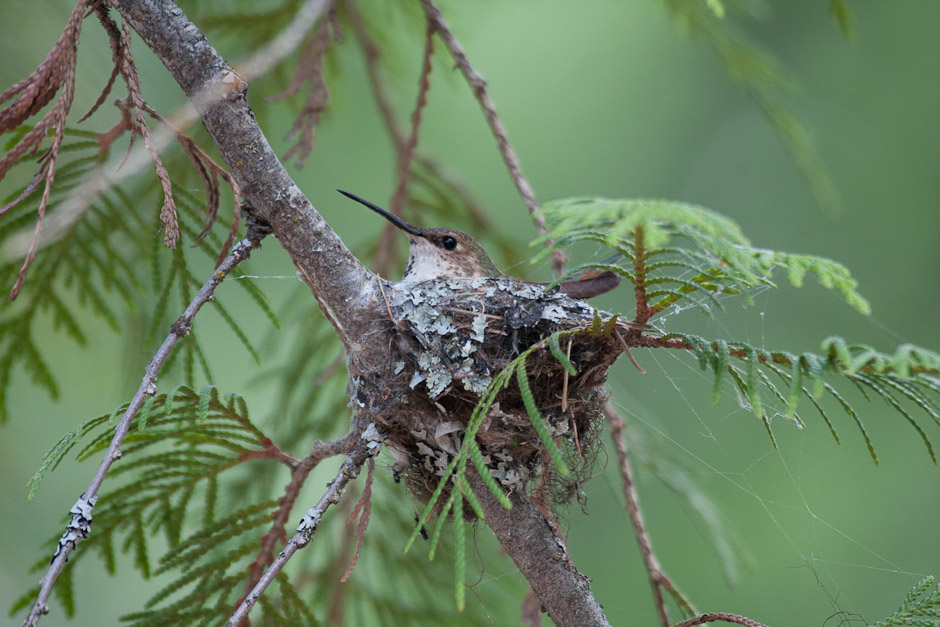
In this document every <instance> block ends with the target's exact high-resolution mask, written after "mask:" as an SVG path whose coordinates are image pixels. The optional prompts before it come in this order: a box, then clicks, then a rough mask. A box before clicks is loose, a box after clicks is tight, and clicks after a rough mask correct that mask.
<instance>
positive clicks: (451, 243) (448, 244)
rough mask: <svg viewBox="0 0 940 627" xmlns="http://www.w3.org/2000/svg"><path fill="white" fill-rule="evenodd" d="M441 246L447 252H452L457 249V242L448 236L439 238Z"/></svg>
mask: <svg viewBox="0 0 940 627" xmlns="http://www.w3.org/2000/svg"><path fill="white" fill-rule="evenodd" d="M441 246H443V247H444V248H445V249H447V250H453V249H455V248H457V240H455V239H454V238H453V237H451V236H450V235H447V236H445V237H442V238H441Z"/></svg>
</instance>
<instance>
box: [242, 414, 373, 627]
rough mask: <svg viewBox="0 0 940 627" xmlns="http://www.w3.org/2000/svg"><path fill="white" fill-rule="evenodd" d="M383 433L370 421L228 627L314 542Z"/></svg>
mask: <svg viewBox="0 0 940 627" xmlns="http://www.w3.org/2000/svg"><path fill="white" fill-rule="evenodd" d="M383 437H384V436H382V435H381V434H380V433H379V432H378V430H377V429H376V428H375V425H374V424H372V423H370V424H369V426H368V427H366V429H365V430H364V431H363V432H362V435H361V436H359V439H358V440H357V442H356V444H355V446H353V448H352V450H351V451H350V452H349V456H348V457H346V461H344V462H343V465H342V466H341V467H340V469H339V472H338V473H336V477H334V478H333V480H332V481H331V482H330V483H329V484H328V486H327V489H326V491H325V492H324V493H323V496H321V497H320V500H319V501H317V504H316V505H314V506H313V507H311V508H310V509H308V510H307V513H306V514H304V517H303V519H301V521H300V525H299V526H298V527H297V532H296V533H295V534H294V536H293V537H292V538H291V539H290V541H289V542H288V543H287V546H286V547H284V550H283V551H281V552H280V553H279V554H278V556H277V558H276V559H275V560H274V562H273V563H272V564H271V567H270V568H268V570H267V571H265V573H264V575H263V576H262V577H261V579H260V580H259V581H258V583H257V584H256V585H255V587H254V588H253V589H252V591H251V592H250V593H249V594H248V596H247V597H245V599H244V600H243V601H242V602H241V603H240V604H239V606H238V608H237V609H236V610H235V612H234V613H233V614H232V616H231V617H230V618H229V619H228V622H227V623H226V626H227V627H237V626H239V625H241V624H242V622H243V621H244V620H245V619H247V618H248V612H250V611H251V608H252V607H254V605H255V603H257V602H258V599H259V598H261V595H262V594H264V591H265V590H266V589H267V587H268V586H269V585H271V582H273V581H274V578H275V577H277V575H278V573H280V572H281V571H282V570H283V569H284V566H286V565H287V561H288V560H289V559H290V558H291V556H292V555H294V553H296V552H297V550H298V549H302V548H303V547H305V546H307V544H309V543H310V541H311V540H312V539H313V534H314V533H316V530H317V527H318V526H319V525H320V520H321V519H322V518H323V514H324V513H325V512H326V510H327V509H329V507H330V505H333V504H334V503H339V501H340V499H341V497H342V495H343V491H344V490H345V488H346V485H347V484H348V483H349V482H350V481H351V480H353V479H355V478H356V477H358V476H359V471H360V470H361V469H362V465H363V464H364V463H365V462H366V460H367V459H369V458H370V457H371V456H373V455H376V454H378V452H379V449H380V448H381V445H382V439H383Z"/></svg>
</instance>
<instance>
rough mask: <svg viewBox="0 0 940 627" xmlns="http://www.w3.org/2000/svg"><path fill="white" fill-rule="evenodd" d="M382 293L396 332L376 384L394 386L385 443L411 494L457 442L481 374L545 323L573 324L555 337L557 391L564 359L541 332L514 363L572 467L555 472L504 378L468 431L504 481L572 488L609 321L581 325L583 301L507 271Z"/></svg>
mask: <svg viewBox="0 0 940 627" xmlns="http://www.w3.org/2000/svg"><path fill="white" fill-rule="evenodd" d="M385 294H386V298H387V309H386V315H388V314H390V315H391V316H392V319H393V322H394V325H395V330H396V333H397V342H396V343H395V346H394V348H393V352H394V353H395V355H394V356H393V359H392V362H391V363H393V364H394V368H393V372H394V376H393V379H394V380H393V381H387V380H386V381H385V384H386V385H393V387H394V388H395V389H396V390H397V394H398V397H397V398H396V399H395V400H396V401H397V402H396V403H395V404H394V407H395V409H394V411H393V412H391V414H390V415H386V416H385V417H384V421H385V422H386V429H387V433H388V440H387V443H388V446H389V449H390V450H391V452H392V454H393V455H394V456H395V457H396V459H397V461H398V469H399V470H400V471H401V472H402V474H403V475H404V476H405V477H406V479H407V482H408V485H409V487H410V488H411V490H412V492H413V493H414V494H415V495H416V497H417V498H419V499H420V500H422V501H427V499H428V498H429V497H430V494H431V493H432V491H433V490H434V488H435V487H436V486H437V484H438V483H439V481H440V479H441V477H442V476H443V474H444V472H445V469H446V468H447V466H448V464H449V462H450V461H451V460H452V459H453V456H454V455H456V454H457V451H458V450H459V448H460V445H461V443H462V439H463V436H464V432H465V430H466V426H467V422H468V420H469V418H470V415H471V414H472V412H473V409H474V407H475V406H476V404H477V402H478V401H479V400H480V396H481V395H482V394H483V393H484V391H485V390H486V389H487V386H489V384H490V383H491V381H492V380H493V377H494V376H495V375H496V374H497V373H498V372H500V370H502V369H503V368H504V367H505V366H506V365H507V364H509V362H511V361H512V360H513V359H515V358H516V357H518V356H519V354H520V353H521V352H523V351H525V350H526V349H528V348H529V347H531V346H533V345H534V344H536V343H537V342H540V341H543V340H545V339H546V338H548V337H549V336H550V335H552V334H553V333H556V332H558V331H562V330H566V329H575V328H583V329H584V332H583V333H576V334H573V335H570V336H568V337H567V338H565V339H564V340H563V344H562V346H563V348H564V349H565V350H566V351H567V352H568V354H569V356H570V360H571V362H572V363H573V365H574V366H575V368H576V369H577V374H576V375H572V376H569V377H568V382H567V389H566V391H565V393H564V399H563V398H562V397H563V387H564V379H565V373H564V369H563V367H562V365H561V364H560V363H559V362H558V360H557V359H556V358H555V357H554V356H553V355H552V353H551V351H550V350H549V349H548V346H547V343H546V346H544V350H537V351H535V352H533V353H532V354H531V355H530V356H529V357H528V359H527V360H526V363H525V370H526V373H527V375H528V379H529V384H530V388H531V390H532V394H533V397H534V399H535V402H536V405H537V407H538V408H539V411H540V412H541V414H542V418H543V420H544V422H545V425H546V427H547V428H548V430H549V432H550V433H551V435H552V436H553V438H554V440H555V442H556V444H558V446H559V448H560V449H561V450H562V452H563V455H564V457H565V461H566V463H567V464H568V466H569V467H570V468H572V469H573V470H574V473H573V474H572V475H571V476H569V477H568V478H567V479H566V480H564V481H562V480H561V478H560V477H558V476H557V473H556V472H555V468H554V465H553V463H552V461H551V460H550V459H549V458H548V456H547V454H546V452H545V451H544V450H543V449H544V447H543V445H542V442H541V441H540V439H539V437H538V435H537V433H536V431H535V429H534V428H533V427H532V422H531V419H530V417H529V415H528V413H527V412H526V409H525V406H524V403H523V400H522V396H521V394H520V391H519V389H518V387H517V386H516V385H515V384H512V385H511V386H510V387H509V388H507V389H505V390H503V391H502V392H501V393H500V395H499V396H498V398H497V400H496V402H495V403H494V405H493V406H492V407H491V409H490V411H489V412H488V414H487V416H486V418H485V419H484V422H483V424H482V426H481V427H480V429H479V431H478V432H477V434H476V438H477V442H478V443H479V445H480V448H481V450H482V452H483V455H484V460H485V461H486V463H487V467H488V468H489V470H490V472H491V473H492V475H493V476H494V477H495V478H496V479H497V481H499V482H500V484H501V485H502V486H503V488H504V489H505V490H507V491H513V490H529V491H531V492H536V493H538V495H539V498H541V499H542V500H544V501H545V502H546V505H547V504H548V502H552V503H558V502H560V501H567V500H569V499H570V498H571V496H573V495H575V494H577V493H578V492H579V490H578V489H572V488H573V487H574V488H579V487H580V483H581V482H582V481H583V479H582V478H583V475H584V474H587V473H589V472H590V470H591V468H592V467H593V463H594V459H595V456H596V452H597V450H598V447H599V431H600V430H599V416H600V401H601V400H602V398H603V397H602V395H603V394H604V391H603V387H602V386H603V384H604V382H605V380H606V376H607V369H608V368H609V367H610V365H611V364H612V363H613V362H614V361H615V360H616V358H617V357H618V355H619V354H620V343H619V341H618V340H617V339H616V338H614V337H613V335H612V334H611V333H610V332H608V333H606V334H604V333H592V332H591V323H592V320H593V319H594V317H595V310H594V309H593V308H592V307H590V306H589V305H588V304H586V303H585V302H583V301H579V300H574V299H572V298H570V297H568V296H566V295H565V294H563V293H561V292H559V291H556V290H550V291H546V290H545V289H544V288H543V287H542V286H540V285H536V284H532V283H526V282H523V281H519V280H515V279H508V278H474V279H456V278H448V279H440V280H436V281H428V282H424V283H418V284H396V285H392V286H390V288H389V289H386V290H385ZM384 305H385V303H383V306H384ZM383 308H384V307H383ZM607 317H609V316H607ZM613 332H614V333H616V332H617V331H616V330H615V329H614V330H613ZM569 342H570V345H569ZM563 405H564V409H563ZM445 498H446V497H445Z"/></svg>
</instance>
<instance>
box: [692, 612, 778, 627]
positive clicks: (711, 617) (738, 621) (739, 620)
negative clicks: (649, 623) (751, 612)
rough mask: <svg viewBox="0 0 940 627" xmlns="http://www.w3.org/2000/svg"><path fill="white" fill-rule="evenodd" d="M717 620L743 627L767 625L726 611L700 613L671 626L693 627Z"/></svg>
mask: <svg viewBox="0 0 940 627" xmlns="http://www.w3.org/2000/svg"><path fill="white" fill-rule="evenodd" d="M719 620H720V621H722V622H725V623H734V624H735V625H744V626H745V627H767V625H765V624H763V623H758V622H757V621H756V620H753V619H751V618H748V617H747V616H741V615H739V614H729V613H728V612H709V613H707V614H701V615H699V616H694V617H692V618H690V619H688V620H684V621H682V622H681V623H676V624H675V625H673V627H694V626H695V625H704V624H705V623H713V622H715V621H719Z"/></svg>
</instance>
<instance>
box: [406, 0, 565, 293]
mask: <svg viewBox="0 0 940 627" xmlns="http://www.w3.org/2000/svg"><path fill="white" fill-rule="evenodd" d="M421 6H422V7H423V8H424V13H425V15H427V18H428V22H429V23H431V24H432V25H433V26H434V29H435V30H436V31H437V33H438V35H440V37H441V39H442V40H443V41H444V44H445V45H446V46H447V49H448V50H449V51H450V54H451V56H452V57H453V58H454V61H455V62H456V63H457V67H458V68H460V71H461V72H462V73H463V75H464V78H465V79H467V83H468V84H469V85H470V89H472V90H473V95H474V96H476V99H477V101H479V103H480V107H482V108H483V115H484V116H485V117H486V121H487V123H488V124H489V126H490V131H492V133H493V136H494V137H495V138H496V144H497V145H498V146H499V153H500V154H501V155H502V156H503V161H504V162H505V163H506V167H507V168H508V169H509V176H510V178H512V182H513V183H514V184H515V186H516V189H518V190H519V195H520V196H522V201H523V202H524V203H525V206H526V209H528V211H529V215H530V216H532V221H533V222H535V227H536V230H537V231H538V233H539V235H545V234H546V233H548V229H547V228H546V227H545V218H544V217H542V216H541V215H540V214H539V213H537V212H538V209H539V203H538V201H536V200H535V192H534V191H532V186H531V185H530V184H529V180H528V179H527V178H526V177H525V175H524V174H523V173H522V167H521V166H520V164H519V157H518V156H516V151H515V150H513V148H512V145H511V144H510V143H509V136H508V135H507V134H506V127H505V126H503V122H502V120H500V119H499V114H497V113H496V105H495V104H493V101H492V100H491V99H490V96H489V94H488V93H487V92H486V81H485V80H483V77H482V76H480V75H479V74H478V73H477V71H476V70H474V69H473V66H472V65H470V61H469V59H467V55H466V53H465V52H464V51H463V48H461V46H460V43H459V42H458V41H457V38H456V37H455V36H454V34H453V32H451V30H450V27H449V26H447V22H445V21H444V16H443V15H441V11H440V9H438V8H437V6H435V4H434V2H432V0H421ZM553 244H554V241H553V240H547V241H546V242H545V246H546V247H551V246H552V245H553ZM566 261H567V257H566V256H565V253H564V252H563V251H561V250H554V251H552V265H553V266H554V269H555V276H561V275H562V274H564V266H565V262H566Z"/></svg>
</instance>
